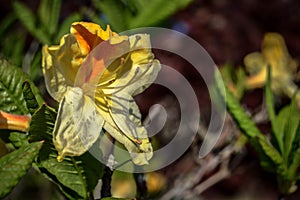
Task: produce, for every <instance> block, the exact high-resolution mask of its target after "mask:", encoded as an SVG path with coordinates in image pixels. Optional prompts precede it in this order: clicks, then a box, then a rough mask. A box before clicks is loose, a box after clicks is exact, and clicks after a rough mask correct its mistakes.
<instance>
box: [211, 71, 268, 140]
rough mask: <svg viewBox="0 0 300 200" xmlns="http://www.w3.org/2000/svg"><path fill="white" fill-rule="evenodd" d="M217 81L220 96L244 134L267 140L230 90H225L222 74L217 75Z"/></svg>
mask: <svg viewBox="0 0 300 200" xmlns="http://www.w3.org/2000/svg"><path fill="white" fill-rule="evenodd" d="M215 80H216V86H217V89H218V91H219V93H220V95H221V96H222V97H223V98H224V99H225V102H226V106H227V108H228V111H229V112H230V114H231V116H232V117H233V119H234V120H235V121H236V123H237V124H238V126H239V128H240V129H241V130H242V132H243V133H244V134H246V135H247V136H248V137H250V138H254V137H259V138H261V139H263V140H266V138H265V136H264V135H263V134H262V133H261V132H260V131H259V130H258V128H257V127H256V125H255V124H254V122H253V121H252V120H251V119H250V117H249V116H248V115H247V114H246V112H245V111H244V109H243V108H242V106H241V105H240V103H239V102H238V101H237V100H236V99H235V97H234V96H233V94H232V93H231V92H230V91H229V90H228V88H227V87H226V86H225V90H223V83H222V77H221V75H220V74H218V73H216V74H215Z"/></svg>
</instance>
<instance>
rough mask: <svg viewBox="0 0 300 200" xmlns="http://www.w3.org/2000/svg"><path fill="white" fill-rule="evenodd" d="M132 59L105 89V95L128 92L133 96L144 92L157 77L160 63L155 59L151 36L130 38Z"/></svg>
mask: <svg viewBox="0 0 300 200" xmlns="http://www.w3.org/2000/svg"><path fill="white" fill-rule="evenodd" d="M129 38H130V46H131V50H132V51H131V52H130V53H129V56H130V59H129V60H127V62H126V61H125V62H126V63H124V64H123V66H122V69H120V70H119V71H118V75H117V78H116V80H115V81H114V82H113V83H111V84H110V85H109V88H106V89H103V91H104V93H105V94H112V93H116V92H118V91H122V92H124V91H126V92H127V93H128V94H131V95H133V96H135V95H137V94H139V93H141V92H143V91H144V90H145V89H146V88H147V87H148V86H149V85H150V84H151V83H153V82H154V80H155V79H156V77H157V74H158V72H159V70H160V63H159V61H158V60H154V59H153V54H152V53H151V49H150V48H151V45H150V39H149V35H146V34H138V35H135V36H130V37H129Z"/></svg>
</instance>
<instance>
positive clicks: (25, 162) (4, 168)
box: [0, 142, 43, 198]
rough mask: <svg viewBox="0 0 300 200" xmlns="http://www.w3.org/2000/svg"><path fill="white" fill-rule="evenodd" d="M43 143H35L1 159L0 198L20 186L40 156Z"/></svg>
mask: <svg viewBox="0 0 300 200" xmlns="http://www.w3.org/2000/svg"><path fill="white" fill-rule="evenodd" d="M42 144H43V143H42V142H34V143H32V144H29V145H27V146H24V147H21V148H20V149H18V150H16V151H14V152H12V153H10V154H7V155H5V156H3V157H2V158H0V177H1V181H0V198H3V197H4V196H5V195H7V194H8V193H9V192H10V191H11V190H12V188H13V187H14V186H15V185H17V184H18V182H19V181H20V179H21V178H22V177H23V176H24V175H25V174H26V172H27V170H28V169H29V168H30V167H31V164H32V162H33V160H34V159H35V158H36V156H37V155H38V152H39V150H40V148H41V147H42Z"/></svg>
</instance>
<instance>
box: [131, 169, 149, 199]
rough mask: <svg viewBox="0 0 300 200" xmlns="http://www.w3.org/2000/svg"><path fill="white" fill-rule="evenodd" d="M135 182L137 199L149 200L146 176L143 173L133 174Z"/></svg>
mask: <svg viewBox="0 0 300 200" xmlns="http://www.w3.org/2000/svg"><path fill="white" fill-rule="evenodd" d="M133 176H134V180H135V183H136V197H137V199H141V200H146V199H147V194H148V190H147V184H146V180H145V176H144V174H143V173H135V174H133Z"/></svg>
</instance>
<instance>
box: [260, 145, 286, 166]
mask: <svg viewBox="0 0 300 200" xmlns="http://www.w3.org/2000/svg"><path fill="white" fill-rule="evenodd" d="M258 143H259V144H260V146H261V148H262V149H263V151H264V153H265V154H266V156H268V157H269V159H270V160H272V162H273V164H274V167H276V168H277V171H279V172H283V171H285V167H284V160H283V158H282V157H281V155H280V153H279V152H278V151H277V149H275V148H274V147H273V146H272V144H271V143H270V142H269V141H266V140H262V139H258Z"/></svg>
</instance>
